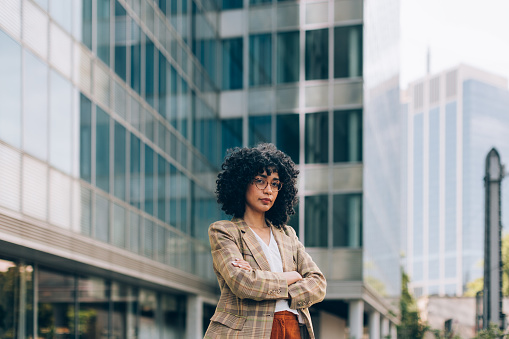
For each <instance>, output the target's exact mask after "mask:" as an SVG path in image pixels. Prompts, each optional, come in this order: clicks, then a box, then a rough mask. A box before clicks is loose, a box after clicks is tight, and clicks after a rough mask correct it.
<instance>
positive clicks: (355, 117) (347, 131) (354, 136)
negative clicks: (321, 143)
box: [334, 110, 362, 162]
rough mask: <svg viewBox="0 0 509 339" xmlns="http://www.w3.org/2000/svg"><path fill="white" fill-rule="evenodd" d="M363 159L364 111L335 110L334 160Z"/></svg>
mask: <svg viewBox="0 0 509 339" xmlns="http://www.w3.org/2000/svg"><path fill="white" fill-rule="evenodd" d="M357 161H362V111H361V110H354V111H336V112H334V162H357Z"/></svg>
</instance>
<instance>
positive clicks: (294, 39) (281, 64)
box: [276, 32, 300, 84]
mask: <svg viewBox="0 0 509 339" xmlns="http://www.w3.org/2000/svg"><path fill="white" fill-rule="evenodd" d="M299 47H300V42H299V32H284V33H278V35H277V56H276V60H277V61H276V64H277V83H278V84H281V83H286V82H297V81H299V69H300V48H299Z"/></svg>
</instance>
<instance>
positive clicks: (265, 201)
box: [261, 199, 270, 204]
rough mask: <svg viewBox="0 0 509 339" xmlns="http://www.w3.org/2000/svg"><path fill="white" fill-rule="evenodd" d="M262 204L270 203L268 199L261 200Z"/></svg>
mask: <svg viewBox="0 0 509 339" xmlns="http://www.w3.org/2000/svg"><path fill="white" fill-rule="evenodd" d="M261 200H262V202H264V203H266V204H269V203H270V199H261Z"/></svg>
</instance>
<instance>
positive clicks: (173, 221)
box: [166, 164, 179, 226]
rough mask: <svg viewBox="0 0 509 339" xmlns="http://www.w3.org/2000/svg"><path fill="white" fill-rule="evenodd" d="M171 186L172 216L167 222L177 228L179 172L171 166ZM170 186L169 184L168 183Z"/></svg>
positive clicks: (169, 216)
mask: <svg viewBox="0 0 509 339" xmlns="http://www.w3.org/2000/svg"><path fill="white" fill-rule="evenodd" d="M168 176H169V180H168V181H169V186H170V196H169V202H168V205H169V207H170V214H169V215H168V217H167V218H166V222H167V223H169V224H170V225H172V226H176V223H177V207H178V206H177V205H178V199H177V197H178V194H177V182H178V180H179V172H178V171H177V168H176V167H175V166H173V165H172V164H170V168H169V173H168ZM167 184H168V183H167Z"/></svg>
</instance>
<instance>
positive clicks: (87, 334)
mask: <svg viewBox="0 0 509 339" xmlns="http://www.w3.org/2000/svg"><path fill="white" fill-rule="evenodd" d="M77 292H78V303H79V314H80V321H79V334H80V336H79V337H80V338H83V339H85V338H86V339H89V338H90V339H91V338H101V337H108V333H109V330H108V328H109V322H110V317H109V296H110V286H109V283H107V282H106V281H105V280H103V279H100V278H95V277H94V278H79V279H78V291H77Z"/></svg>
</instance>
